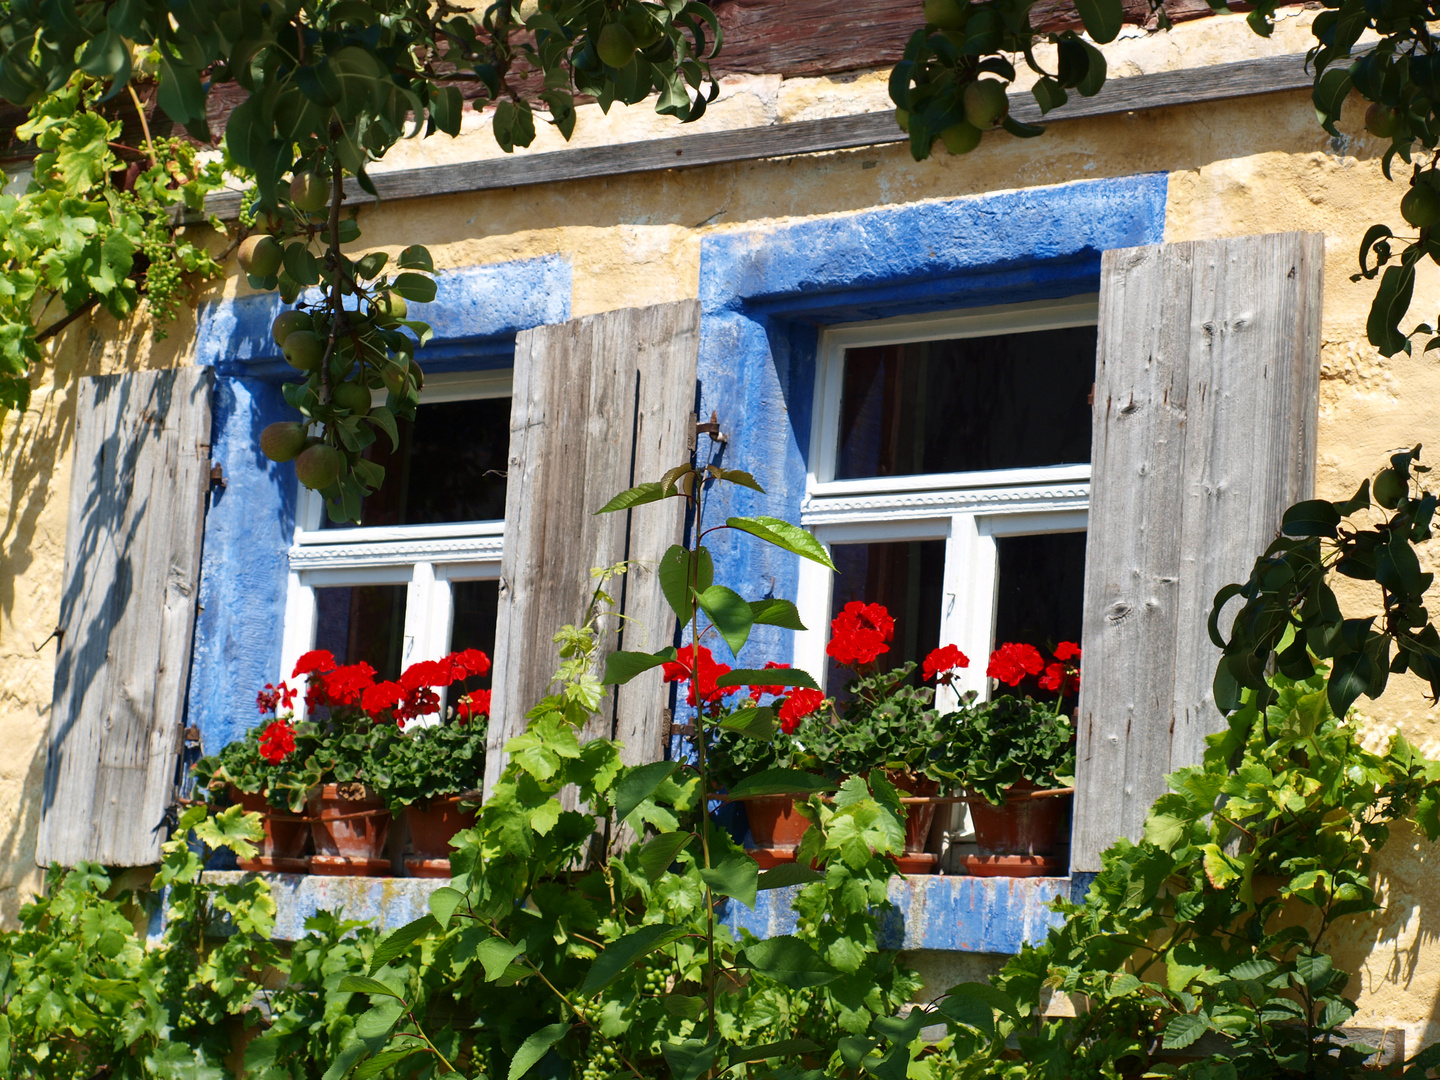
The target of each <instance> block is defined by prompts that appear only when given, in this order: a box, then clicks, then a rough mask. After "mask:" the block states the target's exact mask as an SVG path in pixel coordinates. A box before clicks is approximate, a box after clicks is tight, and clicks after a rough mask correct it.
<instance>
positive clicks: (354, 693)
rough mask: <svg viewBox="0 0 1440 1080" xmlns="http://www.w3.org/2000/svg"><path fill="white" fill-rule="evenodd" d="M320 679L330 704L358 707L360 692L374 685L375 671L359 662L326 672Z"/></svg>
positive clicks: (362, 661)
mask: <svg viewBox="0 0 1440 1080" xmlns="http://www.w3.org/2000/svg"><path fill="white" fill-rule="evenodd" d="M321 678H322V679H323V680H324V682H325V694H326V696H328V697H329V698H330V704H332V705H358V704H360V694H361V692H362V691H363V690H364V689H365V688H366V687H367V686H372V685H374V683H375V669H374V668H372V667H371V666H370V665H369V664H367V663H366V662H365V661H364V660H361V661H360V662H359V663H358V664H346V665H345V666H344V667H338V668H336V669H335V670H334V671H330V672H326V673H325V674H324V675H323V676H321Z"/></svg>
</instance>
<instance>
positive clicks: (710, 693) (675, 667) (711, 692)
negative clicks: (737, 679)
mask: <svg viewBox="0 0 1440 1080" xmlns="http://www.w3.org/2000/svg"><path fill="white" fill-rule="evenodd" d="M697 655H698V656H699V662H698V663H697V662H696V659H695V657H696V656H697ZM660 671H661V676H662V678H664V680H665V681H666V682H678V681H679V680H681V679H689V680H690V692H689V695H688V696H687V697H686V699H685V700H686V701H688V702H690V704H691V705H698V704H699V703H700V701H704V702H705V703H706V704H709V703H710V702H715V701H719V700H720V699H721V698H723V697H726V696H727V695H729V694H733V693H735V692H736V691H737V690H739V689H740V688H739V687H738V686H716V685H715V680H716V679H718V678H720V676H721V675H724V674H726V673H728V672H729V671H730V665H729V664H717V663H716V662H715V657H714V656H713V655H711V653H710V650H709V649H707V648H706V647H705V646H704V645H701V646H699V648H698V649H697V648H696V646H694V645H686V646H685V647H684V648H683V649H680V650H678V651H677V652H676V653H675V659H674V660H667V661H666V662H665V664H664V666H663V667H662V668H661V669H660ZM697 684H698V686H699V700H697V699H696V686H697Z"/></svg>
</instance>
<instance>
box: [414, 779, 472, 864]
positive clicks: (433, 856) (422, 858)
mask: <svg viewBox="0 0 1440 1080" xmlns="http://www.w3.org/2000/svg"><path fill="white" fill-rule="evenodd" d="M405 820H406V822H408V823H409V825H410V846H411V847H413V848H414V849H415V852H414V854H413V855H407V856H405V870H406V872H407V873H408V874H409V875H410V876H411V877H447V878H448V877H449V876H450V841H451V840H452V839H453V838H454V836H455V834H456V833H458V832H460V831H462V830H464V829H468V828H471V827H472V826H473V825H474V824H475V811H474V810H462V809H461V808H460V796H459V795H450V796H446V797H444V798H439V799H431V800H430V801H429V802H428V803H426V804H424V805H421V804H419V803H416V804H415V805H413V806H407V807H406V808H405Z"/></svg>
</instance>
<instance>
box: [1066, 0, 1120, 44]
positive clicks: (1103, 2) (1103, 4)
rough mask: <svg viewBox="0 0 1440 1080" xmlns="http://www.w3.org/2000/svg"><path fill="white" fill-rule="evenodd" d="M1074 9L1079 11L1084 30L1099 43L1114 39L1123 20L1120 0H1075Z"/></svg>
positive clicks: (1107, 42) (1106, 42)
mask: <svg viewBox="0 0 1440 1080" xmlns="http://www.w3.org/2000/svg"><path fill="white" fill-rule="evenodd" d="M1075 10H1077V11H1078V12H1079V13H1080V21H1081V22H1083V23H1084V24H1085V32H1086V33H1087V34H1089V35H1090V37H1091V38H1092V39H1093V40H1094V41H1095V42H1096V44H1099V45H1108V44H1109V43H1110V42H1112V41H1114V40H1115V36H1116V35H1117V34H1119V33H1120V27H1121V26H1122V25H1123V24H1124V21H1125V8H1124V6H1123V5H1122V4H1121V2H1120V0H1075Z"/></svg>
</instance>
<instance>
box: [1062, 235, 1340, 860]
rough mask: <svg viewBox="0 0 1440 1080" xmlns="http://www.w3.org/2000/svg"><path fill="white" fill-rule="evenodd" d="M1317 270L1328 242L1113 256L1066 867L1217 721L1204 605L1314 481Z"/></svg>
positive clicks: (1134, 833) (1155, 786) (1103, 330)
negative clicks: (1071, 831)
mask: <svg viewBox="0 0 1440 1080" xmlns="http://www.w3.org/2000/svg"><path fill="white" fill-rule="evenodd" d="M1323 259H1324V237H1323V236H1321V235H1319V234H1316V233H1278V234H1274V235H1268V236H1244V237H1238V238H1235V239H1230V240H1206V241H1196V242H1192V243H1183V244H1162V245H1159V246H1156V247H1143V248H1130V249H1126V250H1121V251H1108V252H1106V253H1105V255H1104V258H1103V261H1102V264H1101V265H1102V269H1101V279H1100V280H1101V284H1100V331H1099V354H1098V357H1097V361H1096V378H1095V424H1094V431H1095V435H1094V449H1093V453H1092V455H1091V464H1092V481H1091V484H1092V486H1091V497H1090V525H1089V536H1088V540H1087V548H1086V550H1087V555H1086V569H1085V618H1084V640H1083V647H1084V652H1085V657H1084V681H1083V685H1082V686H1081V690H1080V724H1079V767H1078V775H1077V778H1076V781H1077V794H1076V803H1075V831H1074V838H1073V846H1072V849H1071V867H1072V869H1074V870H1077V871H1081V872H1087V871H1089V872H1093V871H1097V870H1099V869H1100V853H1101V852H1102V851H1103V850H1104V849H1105V848H1106V847H1108V846H1109V845H1110V844H1111V843H1113V842H1114V840H1115V839H1116V838H1117V837H1119V836H1128V837H1131V838H1132V839H1134V838H1137V837H1138V836H1139V835H1140V831H1141V825H1142V824H1143V822H1144V819H1145V813H1146V811H1147V810H1148V809H1149V807H1150V804H1151V803H1152V802H1154V800H1155V799H1156V798H1157V797H1158V796H1160V795H1161V794H1163V793H1164V791H1165V781H1164V776H1165V774H1166V773H1167V772H1170V771H1171V770H1173V769H1176V768H1179V767H1180V766H1183V765H1189V764H1194V763H1196V762H1198V761H1199V760H1200V758H1201V756H1202V754H1203V752H1204V748H1205V742H1204V740H1205V736H1206V735H1208V734H1210V733H1211V732H1214V731H1217V730H1219V729H1220V727H1221V726H1222V723H1223V721H1222V718H1221V716H1220V713H1219V712H1218V710H1216V708H1215V705H1214V701H1213V695H1212V692H1211V684H1212V681H1213V679H1214V675H1215V664H1216V661H1217V660H1218V659H1219V650H1217V649H1216V648H1215V647H1214V646H1213V645H1212V644H1211V642H1210V639H1209V636H1208V634H1207V632H1206V618H1207V616H1208V614H1209V610H1210V603H1211V600H1212V599H1213V598H1214V596H1215V593H1216V592H1217V591H1218V590H1219V589H1220V588H1221V587H1222V586H1224V585H1225V584H1227V583H1229V582H1231V581H1244V580H1245V579H1246V578H1247V577H1248V576H1249V573H1250V567H1251V565H1252V564H1253V563H1254V561H1255V557H1256V556H1257V555H1259V554H1260V553H1261V552H1262V551H1263V550H1264V549H1265V547H1266V546H1267V545H1268V544H1269V542H1270V541H1271V540H1272V539H1273V538H1274V537H1275V535H1276V533H1277V531H1278V529H1279V526H1280V516H1281V513H1282V512H1283V511H1284V509H1285V507H1287V506H1289V505H1290V504H1291V503H1293V502H1296V501H1298V500H1300V499H1304V498H1308V497H1309V496H1310V494H1311V489H1312V486H1313V483H1314V465H1315V424H1316V412H1317V399H1318V392H1319V378H1320V291H1321V269H1322V263H1323Z"/></svg>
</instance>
